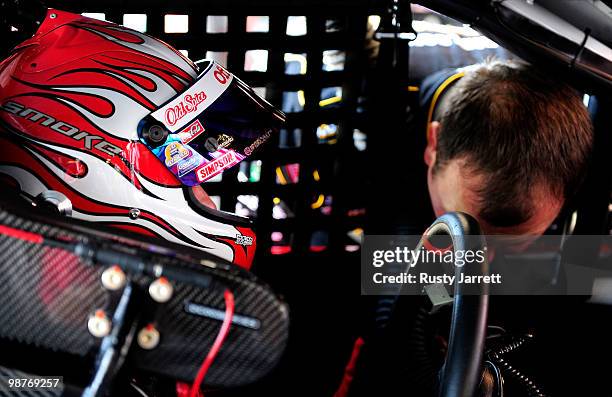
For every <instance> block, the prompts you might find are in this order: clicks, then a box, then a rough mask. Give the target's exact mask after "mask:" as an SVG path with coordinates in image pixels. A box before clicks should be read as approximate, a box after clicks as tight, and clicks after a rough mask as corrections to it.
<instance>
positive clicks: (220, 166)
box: [195, 149, 244, 182]
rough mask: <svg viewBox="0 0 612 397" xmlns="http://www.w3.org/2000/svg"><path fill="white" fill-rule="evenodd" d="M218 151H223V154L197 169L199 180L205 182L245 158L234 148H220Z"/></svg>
mask: <svg viewBox="0 0 612 397" xmlns="http://www.w3.org/2000/svg"><path fill="white" fill-rule="evenodd" d="M218 153H222V154H221V156H219V157H217V158H216V159H214V160H212V161H210V162H208V163H206V164H204V165H203V166H201V167H200V168H198V169H197V170H196V171H195V173H196V178H198V182H204V181H206V180H208V179H210V178H212V177H213V176H215V175H217V174H219V173H220V172H222V171H223V170H225V169H227V168H230V167H231V166H233V165H235V164H237V163H239V162H240V161H241V160H242V159H243V158H244V157H242V156H240V155H239V154H238V153H236V152H234V151H233V150H227V149H220V150H219V152H218Z"/></svg>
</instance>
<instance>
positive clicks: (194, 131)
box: [178, 119, 204, 143]
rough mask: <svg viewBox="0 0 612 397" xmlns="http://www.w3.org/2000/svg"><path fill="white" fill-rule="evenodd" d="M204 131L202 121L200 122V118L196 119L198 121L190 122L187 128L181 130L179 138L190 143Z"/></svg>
mask: <svg viewBox="0 0 612 397" xmlns="http://www.w3.org/2000/svg"><path fill="white" fill-rule="evenodd" d="M203 132H204V126H203V125H202V123H200V120H197V119H196V121H194V122H193V123H191V124H189V126H188V127H187V128H185V129H184V130H183V131H181V132H179V134H178V135H179V139H180V140H181V142H183V143H189V142H191V141H193V140H194V139H196V138H197V137H198V136H199V135H200V134H202V133H203Z"/></svg>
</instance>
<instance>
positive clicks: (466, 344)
mask: <svg viewBox="0 0 612 397" xmlns="http://www.w3.org/2000/svg"><path fill="white" fill-rule="evenodd" d="M441 234H446V235H449V236H450V237H451V239H452V242H453V251H454V252H457V251H460V250H464V251H465V250H468V249H469V250H486V242H485V239H484V237H483V236H482V235H481V234H482V233H481V230H480V225H479V224H478V222H477V221H476V219H474V218H473V217H472V216H470V215H468V214H465V213H461V212H450V213H447V214H444V215H442V216H440V217H439V218H438V219H436V220H435V221H434V223H432V225H431V226H430V227H429V228H428V229H427V230H426V231H425V233H424V234H423V237H422V238H421V241H420V242H419V245H418V246H417V248H416V249H417V250H419V249H420V247H421V245H422V244H424V242H425V240H427V239H428V238H429V237H431V236H434V235H441ZM467 236H470V237H469V238H466V237H467ZM453 257H454V256H453ZM454 268H455V276H456V278H455V280H459V279H460V276H461V274H464V275H467V274H468V272H469V273H470V275H487V274H488V272H489V265H488V261H487V258H486V255H485V260H484V261H483V263H482V264H475V263H474V264H470V265H469V266H467V265H466V266H455V267H454ZM465 288H466V287H465V286H464V284H462V283H455V295H454V297H453V309H452V315H451V326H450V334H449V343H448V351H447V355H446V359H445V361H444V365H443V366H442V370H441V376H440V387H439V396H440V397H472V396H473V395H474V393H475V391H476V388H477V386H478V383H479V381H480V375H481V359H482V353H483V349H484V339H485V332H486V325H487V311H488V304H489V296H488V293H489V288H488V284H487V283H478V284H474V285H471V286H470V288H471V289H470V294H469V295H467V294H465V292H466V291H465ZM472 288H476V289H472Z"/></svg>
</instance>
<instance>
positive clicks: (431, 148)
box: [423, 121, 440, 167]
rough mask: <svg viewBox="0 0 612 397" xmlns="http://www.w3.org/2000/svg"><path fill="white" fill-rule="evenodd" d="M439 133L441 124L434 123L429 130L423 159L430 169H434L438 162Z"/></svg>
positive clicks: (430, 124)
mask: <svg viewBox="0 0 612 397" xmlns="http://www.w3.org/2000/svg"><path fill="white" fill-rule="evenodd" d="M438 132H440V122H438V121H432V122H431V123H429V126H428V128H427V146H426V147H425V153H424V155H423V159H424V160H425V164H427V166H428V167H433V165H434V163H435V162H436V150H437V148H438Z"/></svg>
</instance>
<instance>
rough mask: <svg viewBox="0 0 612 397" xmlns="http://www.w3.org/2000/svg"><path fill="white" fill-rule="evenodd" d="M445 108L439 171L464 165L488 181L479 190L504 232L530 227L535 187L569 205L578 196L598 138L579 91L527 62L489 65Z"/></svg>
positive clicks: (488, 215)
mask: <svg viewBox="0 0 612 397" xmlns="http://www.w3.org/2000/svg"><path fill="white" fill-rule="evenodd" d="M446 103H447V104H448V105H447V106H445V109H443V110H442V114H441V117H440V120H439V121H440V123H441V127H440V132H439V134H438V144H437V155H436V164H435V165H434V172H435V171H436V170H437V169H439V168H440V167H443V166H444V164H445V163H447V162H448V161H449V160H452V159H465V160H466V164H467V165H468V166H469V167H470V170H472V171H475V172H477V173H480V174H481V175H483V176H485V178H486V183H485V184H484V186H482V187H481V188H480V189H479V192H478V193H479V196H480V214H479V216H480V217H481V218H482V219H483V220H485V221H486V222H488V223H489V224H491V225H495V226H500V227H504V226H515V225H518V224H521V223H523V222H525V221H527V220H528V219H529V218H530V217H531V216H532V215H533V212H534V206H533V200H531V199H529V198H531V197H532V188H533V187H534V186H536V185H538V186H544V187H546V188H548V189H549V190H550V192H552V193H553V194H557V195H563V198H564V199H567V198H569V197H571V196H572V195H573V194H574V193H575V192H576V190H577V189H578V187H579V185H580V184H581V182H582V179H583V177H584V175H585V173H586V167H587V163H588V158H589V154H590V151H591V146H592V140H593V138H592V125H591V120H590V118H589V114H588V111H587V109H586V107H585V106H584V105H583V103H582V100H581V97H580V96H579V94H578V92H576V91H575V90H574V89H573V88H571V87H570V86H568V85H566V84H563V83H560V82H558V81H553V80H551V79H550V78H548V77H547V76H545V75H543V74H542V73H541V72H540V71H538V70H536V69H535V68H534V67H532V66H529V65H527V64H523V63H514V62H513V63H510V62H501V61H488V62H486V63H484V64H481V65H478V66H477V67H475V68H473V69H470V70H469V71H467V72H466V74H465V76H464V77H462V78H461V79H460V80H459V81H458V82H457V83H456V84H455V85H454V86H453V87H452V88H450V89H449V93H448V100H447V101H446ZM525 198H527V199H525Z"/></svg>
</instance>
